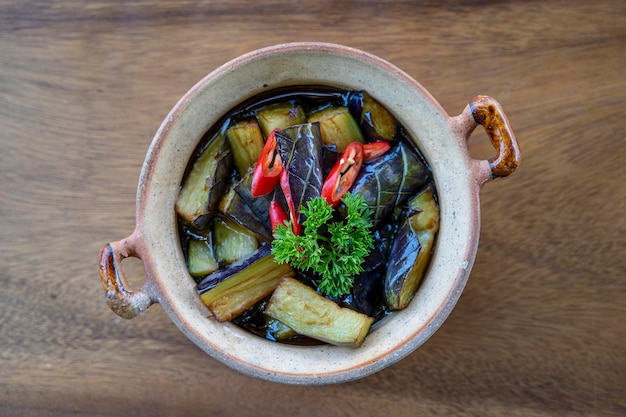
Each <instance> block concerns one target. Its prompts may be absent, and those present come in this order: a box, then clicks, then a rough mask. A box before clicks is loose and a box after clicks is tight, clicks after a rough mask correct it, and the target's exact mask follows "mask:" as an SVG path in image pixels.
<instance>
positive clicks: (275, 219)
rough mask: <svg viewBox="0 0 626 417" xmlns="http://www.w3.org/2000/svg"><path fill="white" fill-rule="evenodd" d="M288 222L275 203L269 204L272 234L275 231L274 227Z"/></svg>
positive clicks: (281, 209) (287, 218) (278, 205)
mask: <svg viewBox="0 0 626 417" xmlns="http://www.w3.org/2000/svg"><path fill="white" fill-rule="evenodd" d="M288 220H289V217H288V216H287V214H285V211H284V210H283V208H282V207H281V206H280V204H278V203H277V202H276V201H274V200H272V201H271V202H270V223H271V225H272V233H274V232H275V231H276V227H277V226H280V225H284V224H285V223H286V222H287V221H288Z"/></svg>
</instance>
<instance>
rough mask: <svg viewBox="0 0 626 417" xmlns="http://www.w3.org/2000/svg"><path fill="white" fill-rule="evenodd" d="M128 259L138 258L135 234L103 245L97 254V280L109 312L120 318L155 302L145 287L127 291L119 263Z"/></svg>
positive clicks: (138, 252)
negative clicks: (98, 272)
mask: <svg viewBox="0 0 626 417" xmlns="http://www.w3.org/2000/svg"><path fill="white" fill-rule="evenodd" d="M128 257H135V258H139V259H141V253H140V251H139V250H138V239H137V233H136V232H135V233H133V234H132V235H131V236H129V237H128V238H126V239H123V240H119V241H116V242H109V243H107V244H106V245H104V247H103V248H102V250H101V251H100V279H101V280H102V287H103V288H104V291H105V295H106V298H107V301H108V303H109V307H110V308H111V310H113V312H114V313H115V314H117V315H118V316H120V317H123V318H125V319H132V318H133V317H136V316H138V315H139V314H141V313H142V312H143V311H145V310H146V309H147V308H148V307H150V306H151V305H152V304H153V303H154V302H155V300H154V299H153V298H152V297H151V296H150V295H149V294H148V292H147V291H146V290H145V288H146V286H145V285H144V286H142V288H141V289H139V290H133V289H131V288H130V285H129V284H128V281H127V280H126V276H125V275H124V271H123V270H122V260H123V259H125V258H128Z"/></svg>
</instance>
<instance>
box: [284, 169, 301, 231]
mask: <svg viewBox="0 0 626 417" xmlns="http://www.w3.org/2000/svg"><path fill="white" fill-rule="evenodd" d="M280 188H281V189H282V190H283V194H284V195H285V200H287V207H288V209H289V218H290V219H291V225H292V230H293V233H294V234H295V235H300V223H298V216H297V214H296V209H295V207H294V206H293V197H292V196H291V186H290V185H289V173H288V172H287V170H286V169H285V170H283V172H282V173H281V175H280Z"/></svg>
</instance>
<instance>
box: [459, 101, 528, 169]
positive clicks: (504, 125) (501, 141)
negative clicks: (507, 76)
mask: <svg viewBox="0 0 626 417" xmlns="http://www.w3.org/2000/svg"><path fill="white" fill-rule="evenodd" d="M463 113H464V114H465V115H467V116H469V114H471V122H470V125H469V126H468V127H467V128H468V131H467V137H468V138H469V135H470V133H471V132H472V131H473V130H474V129H475V128H476V126H478V125H481V126H483V127H484V128H485V131H486V132H487V135H489V138H490V139H491V143H492V144H493V147H494V148H495V149H496V151H497V152H498V156H497V157H495V158H491V159H489V160H488V161H487V162H488V165H489V170H490V171H491V177H490V178H486V179H485V180H492V179H495V178H501V177H506V176H509V175H511V174H512V173H513V172H514V171H515V170H516V169H517V167H518V166H519V164H520V162H521V154H520V150H519V145H518V143H517V139H516V138H515V135H514V134H513V129H512V128H511V125H510V124H509V120H508V119H507V117H506V115H505V114H504V111H503V110H502V107H501V106H500V103H498V102H497V101H496V100H495V99H493V98H491V97H489V96H476V97H474V98H473V99H472V100H471V101H470V102H469V103H468V105H467V107H466V108H465V111H464V112H463ZM467 116H466V118H467V119H469V117H467Z"/></svg>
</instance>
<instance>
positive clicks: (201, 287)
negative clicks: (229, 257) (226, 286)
mask: <svg viewBox="0 0 626 417" xmlns="http://www.w3.org/2000/svg"><path fill="white" fill-rule="evenodd" d="M271 253H272V246H271V245H269V244H267V245H263V246H261V247H260V248H258V249H257V250H256V251H254V252H253V253H252V254H250V256H248V257H246V258H244V259H241V260H239V261H237V262H234V263H232V264H230V265H228V266H227V267H225V268H222V269H219V270H217V271H215V272H212V273H210V274H209V275H207V276H206V277H204V278H202V279H201V280H200V282H199V283H198V294H204V293H205V292H207V291H209V290H210V289H211V288H213V287H215V286H216V285H217V284H219V283H220V282H222V281H224V280H225V279H226V278H228V277H231V276H233V275H235V274H236V273H238V272H241V271H242V270H244V269H246V268H247V267H249V266H250V265H252V264H253V263H255V262H256V261H258V260H260V259H263V258H265V257H266V256H269V255H270V254H271Z"/></svg>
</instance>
